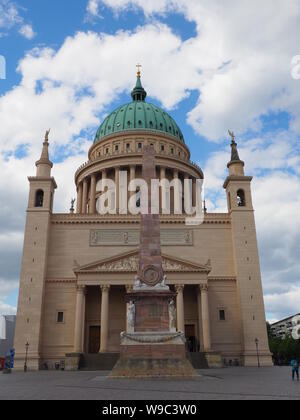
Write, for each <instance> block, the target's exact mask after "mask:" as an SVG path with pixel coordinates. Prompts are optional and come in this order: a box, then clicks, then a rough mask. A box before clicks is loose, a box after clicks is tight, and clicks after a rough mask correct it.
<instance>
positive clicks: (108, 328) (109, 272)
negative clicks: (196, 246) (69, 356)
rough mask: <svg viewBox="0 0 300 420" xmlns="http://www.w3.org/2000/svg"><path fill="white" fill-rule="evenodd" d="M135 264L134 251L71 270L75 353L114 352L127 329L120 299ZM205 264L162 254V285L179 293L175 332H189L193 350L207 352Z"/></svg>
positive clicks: (208, 315)
mask: <svg viewBox="0 0 300 420" xmlns="http://www.w3.org/2000/svg"><path fill="white" fill-rule="evenodd" d="M137 264H138V250H136V251H133V252H129V253H126V254H122V255H119V256H117V257H114V258H111V259H106V260H101V261H98V262H95V263H92V264H89V265H86V266H83V267H77V268H76V269H74V272H75V274H76V277H77V292H76V310H75V313H76V315H75V326H74V352H76V353H97V352H100V353H109V352H119V347H120V333H121V332H122V331H126V329H127V326H126V302H125V295H126V293H127V292H128V291H129V290H130V289H131V288H132V286H133V283H134V275H135V273H136V269H137ZM209 264H210V262H208V263H207V264H204V265H197V264H194V263H189V262H187V261H184V260H178V259H175V258H172V257H169V256H165V255H163V267H164V270H165V272H166V273H167V277H168V281H167V283H168V285H169V286H170V287H171V289H172V290H174V291H176V292H177V293H178V294H177V305H176V306H177V328H178V330H179V331H182V332H184V333H186V334H192V336H191V337H193V338H194V339H195V340H196V341H197V343H199V346H197V348H195V349H194V350H195V351H196V350H197V351H198V350H199V351H210V350H211V336H210V314H209V310H208V299H209V298H208V274H209V273H210V271H211V267H210V265H209ZM183 278H184V279H185V280H184V281H183V280H182V279H183ZM191 301H193V302H192V311H191V309H190V308H189V306H191V303H190V302H191ZM189 338H190V337H187V339H189Z"/></svg>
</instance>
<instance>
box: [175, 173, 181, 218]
mask: <svg viewBox="0 0 300 420" xmlns="http://www.w3.org/2000/svg"><path fill="white" fill-rule="evenodd" d="M174 181H175V185H174V213H175V214H182V196H181V195H180V183H179V182H180V180H179V173H178V171H177V170H174Z"/></svg>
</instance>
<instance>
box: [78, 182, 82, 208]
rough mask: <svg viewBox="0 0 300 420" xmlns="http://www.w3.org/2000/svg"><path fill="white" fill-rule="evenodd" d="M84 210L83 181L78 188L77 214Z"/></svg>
mask: <svg viewBox="0 0 300 420" xmlns="http://www.w3.org/2000/svg"><path fill="white" fill-rule="evenodd" d="M81 210H82V183H81V182H80V184H79V185H78V188H77V214H80V213H81Z"/></svg>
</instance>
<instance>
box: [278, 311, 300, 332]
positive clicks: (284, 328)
mask: <svg viewBox="0 0 300 420" xmlns="http://www.w3.org/2000/svg"><path fill="white" fill-rule="evenodd" d="M297 316H299V317H300V313H299V314H296V315H293V316H290V317H289V318H285V319H283V320H281V321H278V322H275V323H274V324H272V325H271V332H272V334H273V337H278V338H285V337H286V336H290V335H291V334H292V331H293V328H294V327H295V325H294V324H293V319H294V318H295V317H297Z"/></svg>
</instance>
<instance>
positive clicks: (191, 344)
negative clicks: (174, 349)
mask: <svg viewBox="0 0 300 420" xmlns="http://www.w3.org/2000/svg"><path fill="white" fill-rule="evenodd" d="M185 338H186V346H187V351H188V352H190V353H196V352H198V351H199V343H198V340H197V339H196V329H195V325H186V326H185Z"/></svg>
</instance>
